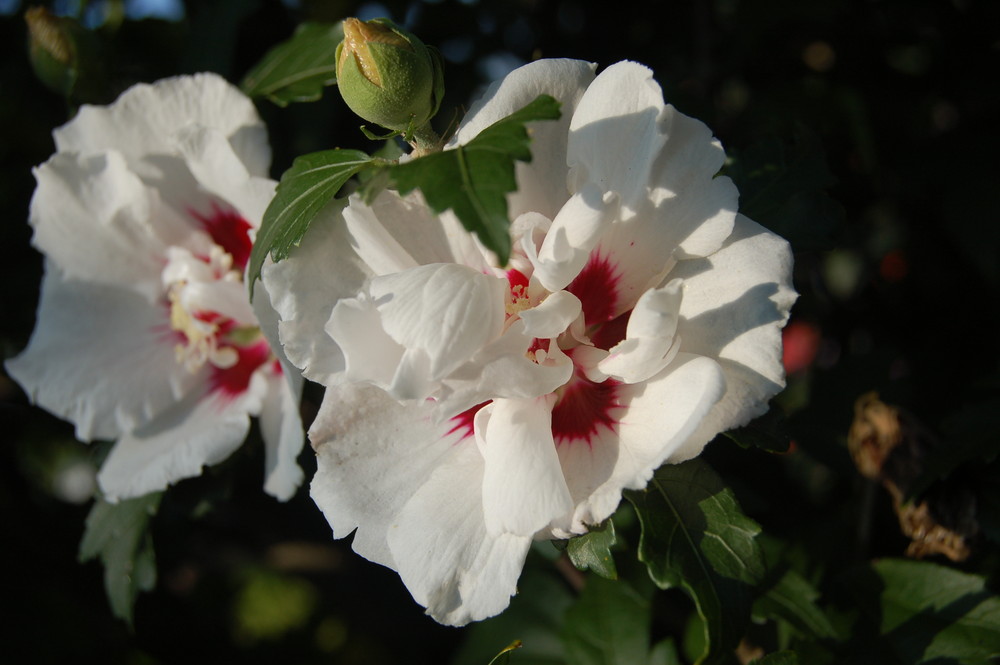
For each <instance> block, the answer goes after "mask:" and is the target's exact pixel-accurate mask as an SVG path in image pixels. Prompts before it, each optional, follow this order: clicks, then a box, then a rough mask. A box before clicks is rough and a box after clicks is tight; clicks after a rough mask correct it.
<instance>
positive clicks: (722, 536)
mask: <svg viewBox="0 0 1000 665" xmlns="http://www.w3.org/2000/svg"><path fill="white" fill-rule="evenodd" d="M626 497H627V498H628V500H629V501H631V502H632V504H633V505H634V506H635V509H636V513H637V514H638V515H639V523H640V525H641V527H642V533H641V535H640V540H639V559H640V560H641V561H642V562H644V563H645V564H646V566H647V568H648V569H649V574H650V576H651V577H652V579H653V581H654V582H656V584H657V585H658V586H659V587H660V588H663V589H667V588H674V587H677V588H682V589H684V590H685V591H686V592H687V593H688V595H690V596H691V598H692V600H694V602H695V605H696V607H697V609H698V613H699V614H700V616H701V617H702V618H703V619H704V622H705V632H706V641H707V646H706V649H705V652H704V653H703V654H702V656H701V658H699V659H698V662H699V663H709V662H717V661H718V659H720V658H722V657H724V656H725V655H726V653H727V652H729V651H731V650H732V649H733V648H735V646H736V645H737V643H739V641H740V639H741V638H742V636H743V634H744V632H745V630H746V627H747V624H748V622H749V619H750V606H751V602H752V598H753V587H754V586H755V585H757V584H759V583H760V582H761V580H762V578H763V576H764V562H763V555H762V553H761V549H760V545H759V544H758V543H757V541H756V538H755V537H756V535H757V534H758V533H759V532H760V527H759V526H758V525H757V523H756V522H754V521H753V520H751V519H750V518H748V517H747V516H746V515H744V514H743V512H742V510H740V507H739V505H738V504H737V502H736V499H735V497H734V496H733V493H732V491H731V490H729V488H727V487H726V486H725V485H724V484H723V483H722V480H721V479H720V478H719V477H718V476H717V475H716V474H715V472H714V471H712V469H711V468H710V467H709V466H708V465H707V464H705V463H704V462H702V461H700V460H697V459H695V460H691V461H688V462H684V463H683V464H677V465H670V464H668V465H665V466H663V467H661V468H660V469H658V470H657V472H656V474H655V475H654V476H653V479H652V480H651V481H650V483H649V485H648V486H647V487H646V489H644V490H641V491H631V492H627V493H626Z"/></svg>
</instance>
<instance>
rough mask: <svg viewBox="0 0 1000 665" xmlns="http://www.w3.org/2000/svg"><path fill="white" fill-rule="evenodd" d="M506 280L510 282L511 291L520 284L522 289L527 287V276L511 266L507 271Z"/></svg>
mask: <svg viewBox="0 0 1000 665" xmlns="http://www.w3.org/2000/svg"><path fill="white" fill-rule="evenodd" d="M507 281H508V282H510V289H511V291H513V290H514V289H515V287H518V286H520V287H521V288H522V289H526V288H528V278H527V277H526V276H525V274H524V273H523V272H521V271H520V270H517V269H516V268H511V269H510V270H508V271H507Z"/></svg>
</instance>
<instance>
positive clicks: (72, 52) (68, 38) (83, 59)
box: [24, 7, 103, 101]
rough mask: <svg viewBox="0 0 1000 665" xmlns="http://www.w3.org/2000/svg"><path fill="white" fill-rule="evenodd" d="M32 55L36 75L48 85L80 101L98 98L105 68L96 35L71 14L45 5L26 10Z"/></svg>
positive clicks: (30, 52) (25, 18)
mask: <svg viewBox="0 0 1000 665" xmlns="http://www.w3.org/2000/svg"><path fill="white" fill-rule="evenodd" d="M24 20H25V22H26V23H27V24H28V55H29V57H30V59H31V66H32V69H34V70H35V75H36V76H38V78H39V80H41V82H42V83H44V84H45V86H46V87H48V88H49V89H51V90H53V91H54V92H57V93H59V94H61V95H64V96H66V97H72V98H74V99H76V100H77V101H98V100H99V99H100V87H101V84H102V81H103V70H102V66H101V64H100V58H99V57H98V55H97V46H96V45H95V43H94V36H93V34H92V33H90V31H88V30H86V29H85V28H83V27H82V26H81V25H80V24H79V23H77V22H76V21H74V20H73V19H71V18H66V17H61V16H56V15H54V14H52V12H50V11H49V10H47V9H45V8H44V7H30V8H28V9H27V10H26V11H25V12H24Z"/></svg>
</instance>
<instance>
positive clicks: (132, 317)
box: [6, 262, 205, 441]
mask: <svg viewBox="0 0 1000 665" xmlns="http://www.w3.org/2000/svg"><path fill="white" fill-rule="evenodd" d="M177 341H178V340H177V338H176V336H175V335H174V334H173V333H172V331H171V330H170V320H169V309H168V308H167V307H166V305H165V303H155V304H153V303H150V302H149V301H148V300H146V299H145V298H143V297H142V296H139V295H138V294H136V293H134V292H132V291H128V290H125V289H120V288H115V287H111V286H105V285H101V284H91V283H87V282H79V281H75V280H67V279H66V278H65V277H64V276H63V275H62V273H61V272H60V271H59V270H58V269H57V268H56V267H55V266H54V265H53V264H52V263H51V262H49V263H47V265H46V271H45V278H44V280H43V281H42V294H41V301H40V303H39V306H38V321H37V324H36V326H35V332H34V334H33V335H32V337H31V341H30V342H29V344H28V347H27V348H26V349H25V350H24V351H23V352H22V353H21V354H20V355H19V356H17V357H15V358H12V359H10V360H8V361H7V363H6V367H7V371H8V372H9V373H10V375H11V376H12V377H14V378H15V379H16V380H17V382H18V383H20V384H21V386H23V387H24V389H25V391H26V392H27V393H28V395H29V396H30V397H31V399H32V400H33V401H34V402H35V403H37V404H39V405H41V406H43V407H45V408H46V409H48V410H49V411H51V412H52V413H55V414H57V415H59V416H60V417H63V418H66V419H67V420H70V421H72V422H73V423H75V425H76V436H77V438H79V439H81V440H84V441H90V440H92V439H112V438H115V437H117V436H119V435H120V434H121V433H122V432H126V431H128V430H131V429H133V428H135V427H139V426H141V425H143V424H145V423H147V422H148V421H149V420H150V419H151V418H153V417H155V416H157V415H158V414H160V413H162V412H163V411H164V410H165V409H167V408H168V407H169V406H170V405H172V404H173V403H174V402H175V401H176V400H177V399H178V398H180V397H181V396H182V395H184V394H186V393H188V392H189V391H190V390H192V389H193V388H194V387H195V386H197V385H199V384H201V383H202V382H204V381H205V376H204V374H197V375H196V374H191V373H190V372H188V371H187V370H186V369H184V367H183V365H181V364H179V363H178V362H177V361H176V358H175V352H174V346H175V344H176V343H177Z"/></svg>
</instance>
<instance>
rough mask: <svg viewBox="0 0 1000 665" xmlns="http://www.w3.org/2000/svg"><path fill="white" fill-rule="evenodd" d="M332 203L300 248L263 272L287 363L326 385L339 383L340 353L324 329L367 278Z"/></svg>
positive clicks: (342, 364)
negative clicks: (335, 310) (339, 304)
mask: <svg viewBox="0 0 1000 665" xmlns="http://www.w3.org/2000/svg"><path fill="white" fill-rule="evenodd" d="M343 207H344V203H343V202H342V201H334V202H333V203H332V204H331V205H329V206H327V208H325V209H324V210H323V211H322V212H321V213H320V214H319V216H318V217H317V218H316V219H315V220H314V221H313V223H312V224H311V225H310V226H309V230H308V231H306V234H305V236H304V237H303V238H302V242H301V244H300V245H299V247H297V248H295V250H293V251H292V252H291V254H290V255H289V256H288V258H286V259H285V260H283V261H280V262H278V263H272V262H271V260H270V259H267V261H266V262H265V263H264V267H263V269H262V270H261V274H262V283H261V284H258V285H257V288H261V287H263V288H264V289H265V290H266V291H267V292H268V295H269V297H270V300H271V303H272V304H273V306H274V309H275V310H276V311H277V312H278V315H279V316H280V317H281V321H280V323H279V324H278V336H279V338H280V339H281V345H282V348H283V350H284V352H285V355H286V356H287V358H288V360H289V361H290V362H291V363H292V364H293V365H295V366H296V367H298V368H299V369H301V370H302V374H303V376H305V377H306V378H307V379H311V380H313V381H316V382H318V383H322V384H324V385H332V384H334V383H336V382H337V381H339V380H340V379H339V375H340V373H341V372H343V371H344V368H345V366H346V365H345V360H344V355H343V352H342V351H341V350H340V347H339V346H338V345H337V343H336V342H335V341H334V340H333V338H332V337H330V335H329V334H327V332H326V330H325V328H326V324H327V322H328V321H329V320H330V315H331V313H332V312H333V308H334V305H335V304H336V303H337V301H338V300H339V299H340V298H348V297H351V296H354V295H356V294H357V293H358V292H359V291H360V289H361V287H362V285H363V284H364V283H365V281H366V280H367V279H368V277H369V276H370V274H371V273H370V271H369V268H368V267H367V266H366V265H365V264H364V262H363V261H362V260H361V259H359V258H358V256H357V254H355V253H354V252H353V251H352V250H351V245H350V236H349V235H348V233H347V226H346V224H345V223H344V219H343V216H342V215H341V211H342V210H343Z"/></svg>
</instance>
